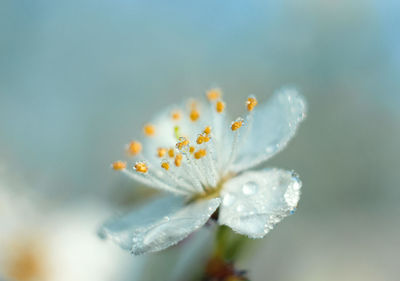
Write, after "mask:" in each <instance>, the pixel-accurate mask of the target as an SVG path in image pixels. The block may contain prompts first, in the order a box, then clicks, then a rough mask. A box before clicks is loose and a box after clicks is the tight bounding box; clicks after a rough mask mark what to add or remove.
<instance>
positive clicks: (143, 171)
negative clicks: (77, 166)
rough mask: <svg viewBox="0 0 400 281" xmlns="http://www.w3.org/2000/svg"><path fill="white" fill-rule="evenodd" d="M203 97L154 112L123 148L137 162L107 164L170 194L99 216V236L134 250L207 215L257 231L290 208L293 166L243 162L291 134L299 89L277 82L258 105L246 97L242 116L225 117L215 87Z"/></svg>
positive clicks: (294, 193) (154, 247) (164, 242)
mask: <svg viewBox="0 0 400 281" xmlns="http://www.w3.org/2000/svg"><path fill="white" fill-rule="evenodd" d="M206 97H207V99H208V104H205V103H202V102H198V101H194V100H193V101H189V102H188V103H187V104H185V105H183V106H172V107H170V108H168V109H166V110H165V111H164V112H162V113H160V114H159V115H158V116H156V118H155V119H154V120H153V121H152V122H150V123H148V124H146V125H145V126H144V128H143V135H144V140H143V141H142V142H140V141H137V140H135V141H132V142H131V143H130V144H128V145H127V147H126V149H127V152H128V153H129V155H130V156H133V157H134V158H135V160H136V162H135V163H134V164H133V165H128V164H127V163H126V162H122V161H117V162H114V163H113V165H112V167H113V169H114V170H117V171H121V172H122V173H124V174H126V175H127V176H129V177H131V178H133V179H134V180H136V181H138V182H140V183H143V184H145V185H147V186H149V187H152V188H155V189H158V190H161V191H165V192H167V193H170V194H172V196H166V197H162V198H160V199H156V200H154V201H153V202H151V203H149V204H147V205H145V206H144V207H142V208H139V209H137V210H135V211H133V212H131V213H129V214H127V215H124V216H120V217H116V218H112V219H111V220H109V221H107V222H105V223H104V225H103V226H102V227H101V229H100V231H99V234H100V236H101V237H103V238H109V239H111V240H113V241H114V242H116V243H117V244H118V245H119V246H121V247H122V248H123V249H126V250H129V251H130V252H131V253H132V254H134V255H141V254H144V253H149V252H156V251H160V250H163V249H165V248H168V247H170V246H172V245H175V244H177V243H178V242H179V241H181V240H183V239H184V238H186V237H188V236H189V235H190V234H191V233H192V232H194V231H196V230H197V229H198V228H200V227H202V226H203V225H204V224H205V223H206V222H207V221H208V220H209V219H210V217H213V218H214V219H216V221H217V222H218V224H220V225H226V226H229V227H230V228H232V229H233V230H234V231H235V232H237V233H239V234H243V235H246V236H248V237H250V238H262V237H264V236H265V235H266V234H267V233H268V232H269V231H270V230H271V229H272V228H273V227H274V225H275V224H276V223H278V222H279V221H281V220H282V219H283V218H284V217H286V216H287V215H289V214H292V213H293V212H294V211H295V209H296V206H297V203H298V201H299V197H300V189H301V186H302V183H301V181H300V180H299V178H298V176H297V174H296V173H294V172H292V171H285V170H282V169H276V168H272V169H263V170H250V169H251V168H254V167H255V166H257V165H259V164H261V163H263V162H264V161H266V160H268V159H269V158H271V157H272V156H274V155H275V154H276V153H278V152H279V151H281V150H282V149H283V148H284V147H285V146H286V144H287V143H288V142H289V140H290V139H291V138H292V137H293V136H294V134H295V132H296V130H297V127H298V125H299V124H300V122H301V121H302V120H303V119H304V117H305V112H306V104H305V101H304V99H303V98H302V96H301V95H300V94H298V92H297V91H296V90H295V89H292V88H284V89H281V90H279V91H278V92H277V93H276V94H275V95H274V96H273V97H272V99H271V100H270V102H269V103H267V104H265V105H261V106H258V101H257V99H256V98H255V97H254V96H250V97H249V98H248V99H247V101H246V111H247V113H246V116H244V118H241V117H239V118H237V119H235V120H234V121H232V122H231V121H230V119H229V117H228V115H227V113H226V110H225V103H224V102H223V100H222V93H221V91H220V90H219V89H212V90H210V91H208V92H207V94H206ZM142 143H143V144H142Z"/></svg>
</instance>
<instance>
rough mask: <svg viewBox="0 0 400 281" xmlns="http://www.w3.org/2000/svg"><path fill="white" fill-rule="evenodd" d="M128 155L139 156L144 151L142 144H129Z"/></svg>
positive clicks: (136, 142)
mask: <svg viewBox="0 0 400 281" xmlns="http://www.w3.org/2000/svg"><path fill="white" fill-rule="evenodd" d="M127 150H128V153H129V155H132V156H135V155H138V154H139V153H140V152H141V151H142V144H141V143H140V142H138V141H131V142H130V143H129V144H128V149H127Z"/></svg>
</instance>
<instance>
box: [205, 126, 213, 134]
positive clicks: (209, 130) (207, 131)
mask: <svg viewBox="0 0 400 281" xmlns="http://www.w3.org/2000/svg"><path fill="white" fill-rule="evenodd" d="M203 133H205V134H206V135H209V134H211V127H210V126H207V127H206V128H205V129H204V131H203Z"/></svg>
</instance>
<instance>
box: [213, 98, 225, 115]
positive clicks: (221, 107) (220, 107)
mask: <svg viewBox="0 0 400 281" xmlns="http://www.w3.org/2000/svg"><path fill="white" fill-rule="evenodd" d="M215 109H216V110H217V112H218V113H222V112H223V111H224V109H225V103H224V102H223V101H217V103H216V104H215Z"/></svg>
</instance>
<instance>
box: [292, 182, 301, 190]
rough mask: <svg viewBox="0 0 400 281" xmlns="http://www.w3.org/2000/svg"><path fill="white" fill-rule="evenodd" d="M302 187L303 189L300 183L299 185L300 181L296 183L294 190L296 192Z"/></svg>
mask: <svg viewBox="0 0 400 281" xmlns="http://www.w3.org/2000/svg"><path fill="white" fill-rule="evenodd" d="M300 187H301V185H300V183H299V182H298V181H295V182H294V183H293V189H294V190H299V189H300Z"/></svg>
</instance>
